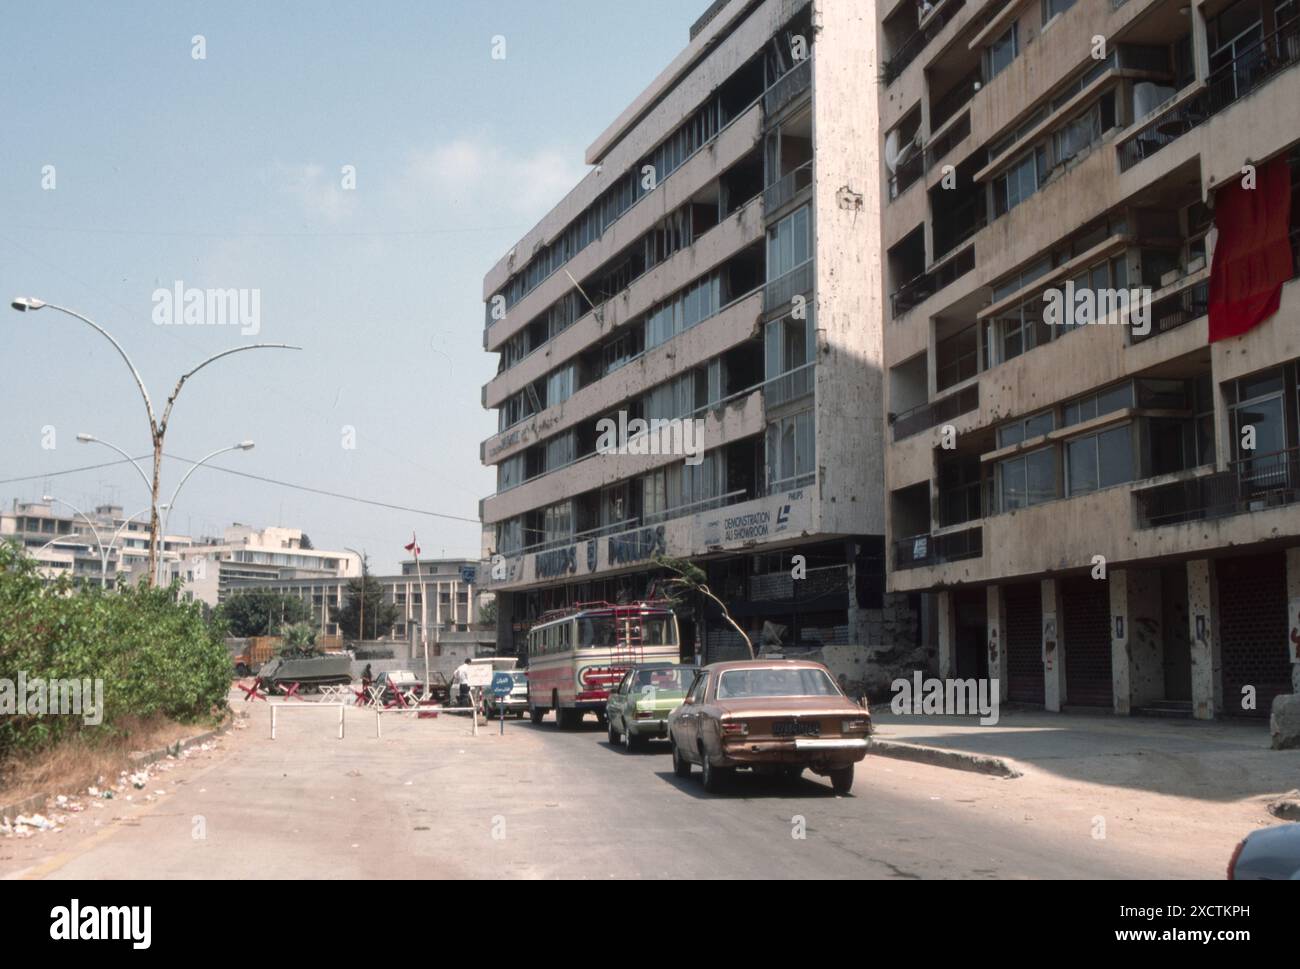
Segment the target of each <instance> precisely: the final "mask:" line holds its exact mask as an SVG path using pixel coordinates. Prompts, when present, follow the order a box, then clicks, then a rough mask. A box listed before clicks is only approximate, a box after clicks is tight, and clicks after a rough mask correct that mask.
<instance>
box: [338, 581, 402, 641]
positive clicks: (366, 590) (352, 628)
mask: <svg viewBox="0 0 1300 969" xmlns="http://www.w3.org/2000/svg"><path fill="white" fill-rule="evenodd" d="M363 602H364V605H365V608H364V610H363V609H362V604H363ZM363 611H364V613H365V621H366V628H365V629H364V630H363V629H362V628H361V617H362V612H363ZM332 618H333V620H334V622H336V623H338V626H339V630H340V631H341V632H342V633H343V635H344V636H346V637H347V638H348V639H361V640H365V639H378V638H379V637H380V636H381V635H383V634H384V633H387V632H388V631H389V630H390V629H392V628H393V626H394V625H396V623H397V620H398V619H399V618H401V614H400V613H399V612H398V609H397V606H396V605H394V604H393V603H391V602H385V601H384V587H383V586H382V585H381V584H380V582H379V580H378V579H376V578H375V577H374V576H373V575H371V574H370V569H369V568H367V566H366V563H365V562H362V563H361V578H359V579H351V580H349V581H348V585H347V589H346V590H345V591H344V601H343V605H342V606H341V607H335V609H334V610H333V613H332Z"/></svg>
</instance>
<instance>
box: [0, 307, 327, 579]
mask: <svg viewBox="0 0 1300 969" xmlns="http://www.w3.org/2000/svg"><path fill="white" fill-rule="evenodd" d="M9 305H10V306H11V307H13V308H14V309H15V310H17V311H18V312H20V313H29V312H35V311H36V310H42V309H46V308H48V309H52V310H58V311H59V312H60V313H66V314H67V315H68V316H71V317H73V318H74V319H78V320H80V321H81V322H83V323H85V324H86V325H87V326H89V327H91V328H92V329H94V330H95V331H96V332H98V333H99V334H100V335H101V336H103V337H104V339H106V340H108V342H109V343H111V344H113V349H115V350H116V351H117V353H118V356H120V357H121V358H122V360H123V362H124V363H125V364H126V365H127V367H128V368H129V369H130V371H131V376H132V377H133V378H135V385H136V387H137V388H138V389H139V391H140V396H141V397H142V398H143V399H144V407H145V411H146V412H147V413H148V415H149V436H150V438H151V440H152V441H153V480H152V482H150V483H149V499H150V515H149V576H148V581H149V582H150V583H151V584H152V583H153V581H154V576H155V573H156V571H157V563H158V530H159V525H160V523H159V520H158V511H159V504H158V492H159V479H160V476H161V474H162V454H163V440H164V438H165V437H166V435H167V422H168V421H169V420H171V413H172V407H173V406H174V405H175V403H176V398H177V397H178V396H180V392H181V388H182V387H184V386H185V381H187V380H189V379H190V378H191V377H193V376H194V375H195V374H196V373H198V372H199V371H200V370H202V369H203V368H204V367H206V366H207V365H208V364H210V363H212V362H214V361H216V360H220V359H221V358H222V357H228V356H230V355H231V354H232V353H242V352H243V351H245V350H262V349H273V350H301V349H302V347H296V346H291V345H289V344H287V343H250V344H249V345H248V346H242V347H232V348H231V349H229V350H222V351H221V352H220V353H214V354H213V355H212V356H210V357H208V358H207V359H206V360H204V361H202V362H201V363H199V364H198V366H196V367H194V368H193V369H191V370H188V371H186V372H185V373H183V374H181V376H180V379H179V380H177V381H176V386H175V388H173V389H172V392H171V396H169V397H168V398H167V403H166V405H165V406H164V407H163V411H162V415H161V416H159V415H158V414H157V413H156V412H155V411H154V406H153V401H152V400H151V399H150V397H149V391H148V389H147V388H146V387H145V385H144V379H143V378H142V377H141V376H140V371H139V370H137V369H136V367H135V364H133V363H132V362H131V358H130V357H129V356H128V355H127V352H126V351H125V350H124V349H122V345H121V344H120V343H118V342H117V341H116V340H115V339H113V336H112V334H110V333H109V332H108V331H107V330H105V329H104V328H103V327H102V326H100V325H99V324H98V323H96V322H95V321H94V320H92V319H90V318H89V317H87V316H83V315H82V314H80V313H78V312H77V311H76V310H70V309H68V308H67V307H66V306H58V305H56V304H54V303H47V302H45V301H44V300H41V299H36V298H34V297H31V296H20V297H18V298H16V299H14V300H12V301H11V302H10V304H9Z"/></svg>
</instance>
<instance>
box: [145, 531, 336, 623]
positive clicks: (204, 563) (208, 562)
mask: <svg viewBox="0 0 1300 969" xmlns="http://www.w3.org/2000/svg"><path fill="white" fill-rule="evenodd" d="M164 569H165V571H164V577H163V578H164V581H165V582H171V581H172V580H173V579H180V581H181V585H182V591H183V593H184V594H185V595H187V596H189V597H190V598H192V599H196V600H199V601H201V602H205V603H207V604H208V605H209V606H216V605H218V604H220V603H221V602H222V601H224V600H225V598H226V596H227V594H228V593H229V590H230V589H231V587H232V584H233V583H240V582H256V583H259V584H263V583H269V582H279V581H283V580H289V579H343V580H346V579H350V578H355V577H357V576H360V575H361V556H359V555H357V553H355V552H350V551H335V550H328V549H317V548H311V547H310V543H308V544H307V545H306V546H304V543H303V532H302V530H301V529H298V528H280V527H278V526H270V527H267V528H262V529H257V528H253V527H251V526H249V525H242V524H239V523H238V522H236V523H235V524H233V525H231V526H230V527H229V528H227V529H225V531H224V533H223V534H222V537H221V538H220V539H216V538H203V539H200V540H198V541H196V542H194V543H192V544H191V545H189V546H188V547H187V548H186V549H185V552H184V554H183V555H179V556H177V557H176V558H175V559H172V560H169V561H167V562H166V563H165V566H164Z"/></svg>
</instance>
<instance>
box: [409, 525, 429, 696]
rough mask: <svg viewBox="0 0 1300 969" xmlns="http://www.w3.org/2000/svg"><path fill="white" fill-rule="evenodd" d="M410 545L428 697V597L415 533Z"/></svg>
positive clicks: (425, 686) (425, 692)
mask: <svg viewBox="0 0 1300 969" xmlns="http://www.w3.org/2000/svg"><path fill="white" fill-rule="evenodd" d="M411 544H412V545H413V546H415V547H414V549H412V551H413V552H414V554H415V584H416V585H417V586H419V587H420V646H421V647H422V648H423V650H424V695H425V697H426V698H427V697H428V696H429V681H430V675H429V633H428V631H427V630H426V628H425V619H426V618H427V617H428V595H429V590H428V589H426V588H425V585H424V576H423V574H422V573H421V572H420V546H419V544H418V543H417V542H416V540H415V532H411Z"/></svg>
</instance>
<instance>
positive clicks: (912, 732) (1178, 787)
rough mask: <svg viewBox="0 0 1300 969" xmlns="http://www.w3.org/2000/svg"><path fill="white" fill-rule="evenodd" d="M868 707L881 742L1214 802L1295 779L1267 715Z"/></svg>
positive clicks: (1296, 759)
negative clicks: (983, 721)
mask: <svg viewBox="0 0 1300 969" xmlns="http://www.w3.org/2000/svg"><path fill="white" fill-rule="evenodd" d="M871 713H872V720H873V721H874V722H875V724H876V728H877V731H878V733H877V739H879V740H883V741H889V742H892V743H898V744H911V745H918V746H923V747H933V748H938V749H940V750H946V751H957V752H962V753H965V754H972V755H978V756H981V757H991V758H1001V759H1002V760H1004V761H1005V762H1007V764H1008V765H1009V766H1011V767H1012V768H1014V769H1016V770H1019V771H1021V772H1023V773H1025V774H1029V773H1031V772H1034V773H1039V774H1043V775H1055V776H1057V777H1059V778H1063V779H1068V780H1075V781H1082V782H1085V783H1093V784H1103V785H1107V786H1112V787H1126V788H1130V789H1132V790H1135V791H1147V792H1151V793H1157V794H1169V795H1175V796H1180V797H1191V798H1198V799H1203V800H1210V801H1238V800H1242V799H1255V798H1265V797H1272V796H1276V795H1279V794H1282V793H1284V792H1286V791H1290V790H1293V789H1295V788H1297V787H1300V750H1271V749H1270V747H1269V733H1268V723H1267V721H1259V722H1245V721H1201V720H1165V719H1159V718H1149V717H1117V716H1114V715H1113V714H1110V713H1106V712H1102V711H1097V712H1090V711H1082V712H1081V711H1077V710H1075V711H1071V712H1067V713H1047V712H1044V711H1041V710H1009V709H1007V708H1005V707H1004V708H1003V709H1002V710H1001V711H1000V713H1001V716H1000V718H999V722H998V723H997V724H996V725H994V726H981V725H980V723H979V718H978V717H975V716H901V715H898V714H895V713H894V712H893V711H891V710H890V709H889V707H888V706H887V705H884V704H882V705H880V706H876V707H873V708H872V711H871Z"/></svg>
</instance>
